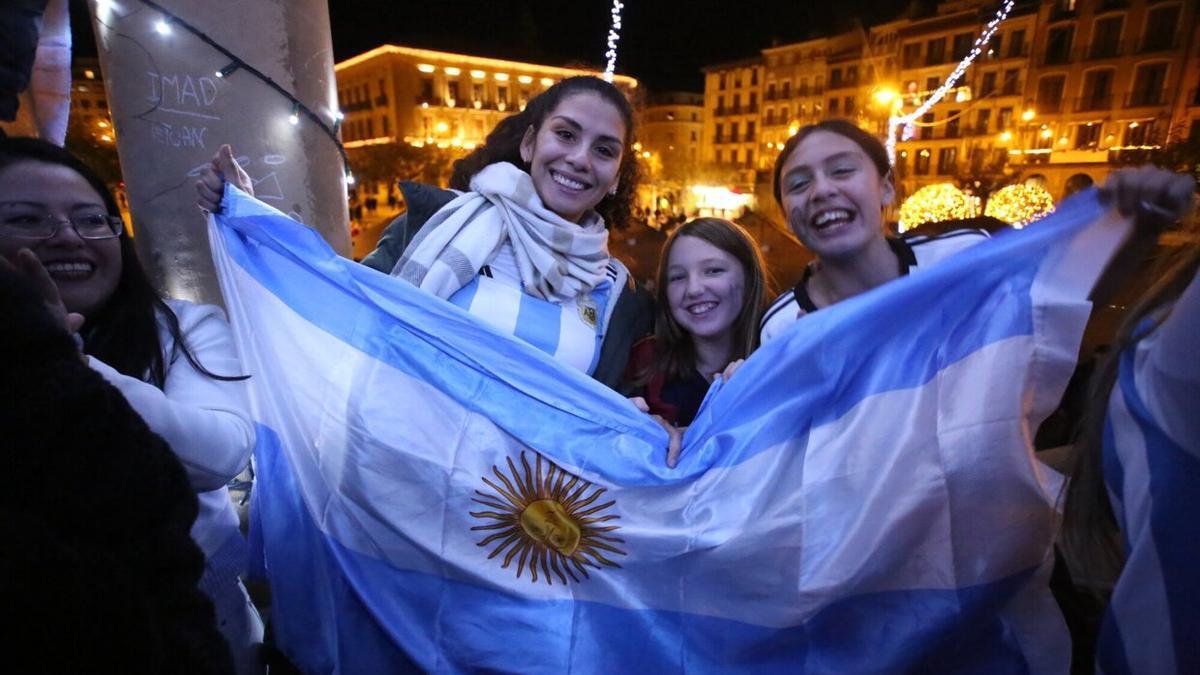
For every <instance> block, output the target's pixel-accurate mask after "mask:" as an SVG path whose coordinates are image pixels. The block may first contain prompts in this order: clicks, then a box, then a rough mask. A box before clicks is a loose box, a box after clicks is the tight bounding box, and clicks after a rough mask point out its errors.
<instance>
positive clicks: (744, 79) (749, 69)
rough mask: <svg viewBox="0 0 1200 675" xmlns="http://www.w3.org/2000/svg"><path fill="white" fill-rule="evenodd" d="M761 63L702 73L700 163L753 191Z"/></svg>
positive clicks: (738, 63)
mask: <svg viewBox="0 0 1200 675" xmlns="http://www.w3.org/2000/svg"><path fill="white" fill-rule="evenodd" d="M764 63H765V61H764V59H763V58H762V57H761V56H756V57H754V58H751V59H745V60H742V61H736V62H732V63H723V64H719V65H714V66H709V67H707V68H705V69H704V132H703V134H702V136H701V161H702V162H704V163H709V164H713V165H715V166H719V167H723V168H727V169H729V170H730V172H731V174H732V175H733V176H734V177H735V183H736V184H737V185H739V186H742V187H745V188H752V187H753V184H754V182H755V169H756V167H757V166H758V164H757V160H758V159H761V157H760V155H759V153H758V147H759V138H760V136H759V131H760V129H761V128H762V122H763V116H762V112H761V110H762V109H761V107H760V105H759V102H760V99H761V98H762V95H763V66H764Z"/></svg>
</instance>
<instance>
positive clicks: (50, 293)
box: [0, 248, 83, 335]
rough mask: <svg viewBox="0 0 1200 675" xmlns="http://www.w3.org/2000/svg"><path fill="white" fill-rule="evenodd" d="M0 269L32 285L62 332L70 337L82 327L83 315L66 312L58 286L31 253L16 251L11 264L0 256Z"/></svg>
mask: <svg viewBox="0 0 1200 675" xmlns="http://www.w3.org/2000/svg"><path fill="white" fill-rule="evenodd" d="M0 267H2V268H4V270H5V271H7V272H10V273H12V274H16V275H18V276H22V277H25V279H27V280H28V281H29V282H30V283H31V284H32V285H33V288H34V290H35V291H37V294H38V297H40V298H41V299H42V302H44V303H46V309H47V310H49V311H50V314H51V315H52V316H53V317H54V322H55V323H56V324H58V325H60V326H62V328H63V330H65V331H67V332H68V333H70V334H71V335H74V334H75V333H77V332H79V329H80V328H81V327H82V326H83V315H82V314H79V313H77V312H68V311H67V306H66V305H64V304H63V301H62V297H61V296H60V295H59V293H58V286H56V285H55V284H54V280H53V279H51V278H50V274H49V273H48V272H46V268H45V267H42V261H40V260H38V257H37V255H35V254H34V252H33V251H30V250H29V249H27V248H23V249H21V250H19V251H17V255H16V257H15V258H14V260H13V261H11V262H10V261H9V260H7V259H6V258H4V256H0Z"/></svg>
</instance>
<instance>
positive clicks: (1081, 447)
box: [1059, 246, 1200, 599]
mask: <svg viewBox="0 0 1200 675" xmlns="http://www.w3.org/2000/svg"><path fill="white" fill-rule="evenodd" d="M1197 269H1200V247H1196V246H1191V247H1189V248H1188V249H1186V250H1185V251H1184V252H1183V253H1182V254H1181V255H1180V257H1179V259H1178V260H1176V261H1175V263H1174V264H1173V265H1171V266H1170V267H1169V269H1168V270H1167V271H1166V272H1165V273H1164V274H1163V275H1162V276H1161V277H1160V278H1159V279H1158V281H1157V282H1155V283H1154V285H1153V286H1151V287H1150V289H1149V290H1148V291H1146V293H1145V294H1144V295H1143V296H1142V298H1141V299H1140V300H1139V301H1138V302H1137V304H1136V305H1135V306H1134V307H1133V308H1132V309H1131V310H1130V312H1129V314H1128V315H1127V316H1126V318H1125V320H1124V321H1123V322H1122V323H1121V326H1120V328H1118V329H1117V334H1116V336H1115V337H1114V339H1113V344H1112V348H1111V350H1110V351H1109V352H1108V353H1107V354H1106V355H1105V356H1104V358H1103V359H1102V360H1101V362H1100V364H1099V366H1098V367H1097V369H1096V372H1095V373H1094V374H1093V376H1092V381H1091V386H1090V388H1089V393H1088V405H1087V408H1086V410H1085V411H1084V415H1083V419H1082V421H1081V422H1080V427H1079V431H1078V434H1077V435H1076V439H1075V443H1074V457H1073V468H1072V470H1071V479H1070V481H1068V482H1067V484H1066V486H1065V487H1064V489H1063V491H1062V493H1061V494H1060V495H1059V499H1060V502H1061V503H1062V506H1063V509H1062V511H1063V521H1062V532H1061V534H1060V539H1059V544H1060V546H1061V548H1062V552H1063V556H1064V557H1065V559H1066V561H1067V566H1068V569H1069V570H1070V572H1071V577H1072V580H1073V581H1074V582H1075V584H1076V585H1077V586H1078V587H1079V588H1080V590H1083V591H1085V592H1088V593H1089V594H1091V595H1093V596H1098V597H1100V598H1102V599H1106V598H1107V596H1108V595H1109V594H1110V593H1111V592H1112V588H1113V585H1114V584H1115V583H1116V580H1117V577H1118V576H1119V575H1120V573H1121V569H1122V567H1124V564H1125V554H1124V551H1123V550H1122V544H1121V537H1120V531H1119V528H1118V525H1117V520H1116V517H1115V515H1114V513H1113V509H1112V504H1111V503H1110V502H1109V499H1108V490H1107V487H1106V485H1105V482H1104V469H1103V464H1102V462H1103V457H1102V454H1101V452H1102V439H1103V432H1104V424H1105V419H1106V417H1107V414H1108V403H1109V399H1110V396H1111V394H1112V390H1113V386H1114V385H1115V384H1116V381H1117V375H1118V370H1119V366H1120V363H1121V355H1122V353H1124V352H1126V351H1127V350H1129V349H1133V348H1135V347H1136V346H1137V344H1138V342H1139V341H1141V340H1142V339H1144V338H1146V337H1147V336H1148V335H1150V334H1152V333H1153V332H1154V331H1155V330H1156V329H1157V328H1158V327H1159V326H1161V325H1162V323H1163V321H1165V320H1166V319H1167V317H1168V316H1170V313H1171V307H1172V306H1173V303H1174V301H1175V300H1176V299H1177V298H1178V297H1179V295H1180V294H1181V293H1183V291H1184V289H1186V288H1187V286H1188V284H1189V283H1190V282H1191V281H1192V279H1193V278H1194V277H1195V276H1196V271H1197Z"/></svg>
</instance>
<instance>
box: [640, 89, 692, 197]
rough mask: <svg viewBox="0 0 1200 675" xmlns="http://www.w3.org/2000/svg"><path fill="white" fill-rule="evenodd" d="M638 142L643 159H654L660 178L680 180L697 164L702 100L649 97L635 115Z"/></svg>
mask: <svg viewBox="0 0 1200 675" xmlns="http://www.w3.org/2000/svg"><path fill="white" fill-rule="evenodd" d="M638 118H639V122H638V140H639V141H640V142H641V150H640V152H642V153H650V154H649V155H645V154H644V155H643V157H644V158H645V159H652V158H655V157H657V158H658V160H657V161H658V162H660V164H661V171H662V175H663V176H665V177H669V178H672V179H675V178H681V177H683V176H685V175H687V174H688V173H689V170H690V169H691V168H692V167H694V166H697V165H698V164H699V162H700V136H701V134H702V133H703V132H704V96H702V95H700V94H693V93H690V92H670V93H663V94H656V95H653V96H651V97H650V100H649V102H648V104H647V105H646V107H645V108H643V109H642V110H641V112H640V114H639V115H638Z"/></svg>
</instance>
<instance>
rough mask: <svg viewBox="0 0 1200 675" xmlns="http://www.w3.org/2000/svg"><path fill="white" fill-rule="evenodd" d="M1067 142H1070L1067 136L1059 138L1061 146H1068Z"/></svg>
mask: <svg viewBox="0 0 1200 675" xmlns="http://www.w3.org/2000/svg"><path fill="white" fill-rule="evenodd" d="M1067 142H1068V141H1067V137H1066V136H1060V137H1059V138H1058V144H1059V145H1066V144H1067Z"/></svg>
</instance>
